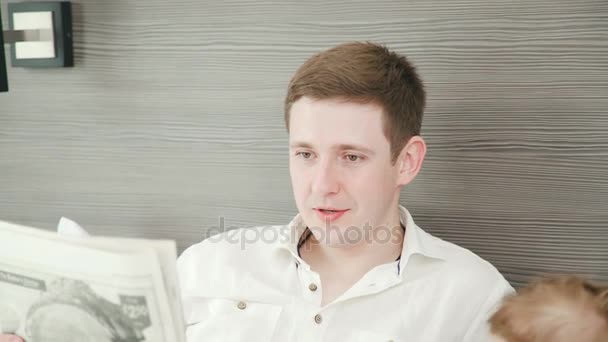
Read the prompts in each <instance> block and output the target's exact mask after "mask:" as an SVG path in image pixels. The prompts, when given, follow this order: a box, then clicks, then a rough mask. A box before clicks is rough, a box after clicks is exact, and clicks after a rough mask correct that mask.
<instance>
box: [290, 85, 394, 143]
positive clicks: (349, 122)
mask: <svg viewBox="0 0 608 342" xmlns="http://www.w3.org/2000/svg"><path fill="white" fill-rule="evenodd" d="M289 122H290V123H289V140H290V141H305V142H309V143H312V144H318V145H335V144H367V145H371V146H376V147H381V146H384V145H388V140H387V139H386V136H385V135H384V130H383V114H382V107H380V106H379V105H377V104H375V103H358V102H353V101H348V100H344V99H326V100H313V99H310V98H308V97H302V98H300V99H299V100H298V101H296V102H295V103H294V104H293V106H292V107H291V111H290V120H289Z"/></svg>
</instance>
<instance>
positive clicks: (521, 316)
mask: <svg viewBox="0 0 608 342" xmlns="http://www.w3.org/2000/svg"><path fill="white" fill-rule="evenodd" d="M490 326H491V330H492V333H493V334H494V336H495V339H494V340H493V341H495V342H571V341H577V342H606V341H608V287H606V286H597V285H594V284H591V283H589V282H587V281H585V280H584V279H581V278H578V277H574V276H557V277H551V278H544V279H541V280H537V281H535V282H533V283H532V284H530V285H528V286H527V287H525V288H523V289H522V290H520V291H519V293H518V294H517V295H513V296H509V298H507V299H506V300H505V302H504V303H503V304H502V306H501V308H500V309H499V310H498V311H497V312H496V313H495V314H494V315H493V316H492V318H491V319H490Z"/></svg>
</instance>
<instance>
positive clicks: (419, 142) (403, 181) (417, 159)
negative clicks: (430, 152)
mask: <svg viewBox="0 0 608 342" xmlns="http://www.w3.org/2000/svg"><path fill="white" fill-rule="evenodd" d="M425 155H426V143H425V142H424V139H422V137H421V136H419V135H416V136H413V137H411V138H410V140H409V141H408V142H407V144H406V145H405V146H404V147H403V149H402V150H401V153H400V154H399V158H397V161H396V165H397V167H398V172H399V176H398V178H397V182H398V185H399V186H404V185H407V184H409V183H411V182H412V181H413V180H414V178H416V176H417V175H418V172H420V169H421V168H422V162H423V161H424V156H425Z"/></svg>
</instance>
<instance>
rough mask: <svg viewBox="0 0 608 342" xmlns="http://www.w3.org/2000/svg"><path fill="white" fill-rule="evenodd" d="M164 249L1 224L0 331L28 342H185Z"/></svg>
mask: <svg viewBox="0 0 608 342" xmlns="http://www.w3.org/2000/svg"><path fill="white" fill-rule="evenodd" d="M175 256H176V252H175V244H174V242H171V241H160V240H159V241H151V240H141V239H117V238H101V237H100V238H98V237H85V238H76V237H60V236H57V234H55V233H52V232H47V231H42V230H38V229H34V228H29V227H24V226H19V225H14V224H11V223H7V222H0V325H2V326H0V329H1V330H2V331H3V332H14V333H16V334H17V335H20V336H23V337H25V339H26V341H28V342H55V341H57V342H59V341H61V342H65V341H67V342H71V341H73V342H76V341H78V342H86V341H91V342H92V341H100V342H105V341H107V342H184V341H185V336H184V323H183V317H182V312H181V305H180V302H179V292H178V291H179V289H178V286H177V283H176V275H175V274H176V272H175Z"/></svg>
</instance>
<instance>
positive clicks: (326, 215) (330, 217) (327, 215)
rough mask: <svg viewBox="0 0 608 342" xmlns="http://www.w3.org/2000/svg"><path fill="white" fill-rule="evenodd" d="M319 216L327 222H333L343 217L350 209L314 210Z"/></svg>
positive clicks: (329, 208)
mask: <svg viewBox="0 0 608 342" xmlns="http://www.w3.org/2000/svg"><path fill="white" fill-rule="evenodd" d="M314 210H315V212H316V213H317V215H318V216H319V217H320V218H321V219H322V220H323V221H325V222H333V221H336V220H337V219H339V218H340V217H342V215H344V214H345V213H346V212H347V211H348V210H349V209H337V208H332V207H319V208H315V209H314Z"/></svg>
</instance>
